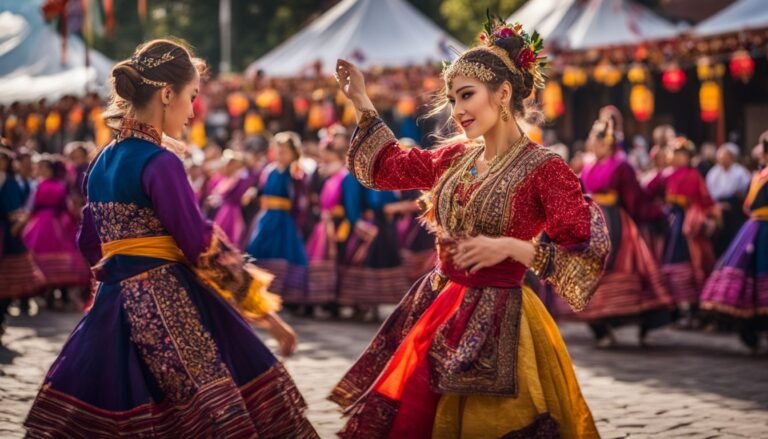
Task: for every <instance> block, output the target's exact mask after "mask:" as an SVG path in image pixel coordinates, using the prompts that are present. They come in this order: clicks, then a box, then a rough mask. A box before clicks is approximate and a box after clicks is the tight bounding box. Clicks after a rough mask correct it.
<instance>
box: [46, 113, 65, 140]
mask: <svg viewBox="0 0 768 439" xmlns="http://www.w3.org/2000/svg"><path fill="white" fill-rule="evenodd" d="M60 128H61V115H60V114H59V113H58V112H57V111H51V112H50V113H48V116H47V117H46V118H45V134H48V135H52V134H54V133H56V131H58V130H59V129H60Z"/></svg>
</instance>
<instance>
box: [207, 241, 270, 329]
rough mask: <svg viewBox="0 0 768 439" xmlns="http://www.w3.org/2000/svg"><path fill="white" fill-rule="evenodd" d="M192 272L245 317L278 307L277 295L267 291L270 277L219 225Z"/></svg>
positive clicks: (255, 315) (264, 312)
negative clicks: (236, 245)
mask: <svg viewBox="0 0 768 439" xmlns="http://www.w3.org/2000/svg"><path fill="white" fill-rule="evenodd" d="M195 272H196V274H197V275H198V277H199V278H200V279H201V280H202V281H203V282H204V283H205V284H206V285H207V286H208V287H209V288H210V289H212V290H213V291H215V292H216V293H218V294H219V295H220V296H221V297H223V298H224V299H226V300H227V301H228V302H230V303H231V304H232V305H234V306H235V307H236V308H238V309H239V310H240V312H241V313H242V314H243V315H244V316H246V317H249V318H258V317H261V316H263V315H264V314H268V313H271V312H276V311H278V310H279V309H280V306H281V303H280V297H279V296H277V295H275V294H272V293H270V292H269V291H267V287H268V286H269V284H270V283H271V282H272V278H273V276H272V275H271V274H269V273H267V272H265V271H264V270H261V269H259V268H258V267H256V266H255V265H254V264H252V263H250V262H249V261H248V260H247V258H246V257H245V256H244V255H243V254H242V253H241V252H240V251H239V250H238V249H237V248H235V246H233V245H232V244H231V243H230V242H229V241H228V240H227V238H226V235H225V234H224V232H222V231H221V229H219V228H218V227H216V228H215V230H214V234H213V237H212V238H211V244H210V246H209V247H208V249H207V250H206V251H205V252H203V253H202V254H201V255H200V258H199V259H198V263H197V265H196V267H195Z"/></svg>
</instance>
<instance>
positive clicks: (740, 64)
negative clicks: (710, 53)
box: [728, 50, 755, 84]
mask: <svg viewBox="0 0 768 439" xmlns="http://www.w3.org/2000/svg"><path fill="white" fill-rule="evenodd" d="M728 67H729V68H730V70H731V76H733V77H734V78H737V79H739V80H741V82H743V83H745V84H746V83H747V82H749V80H750V79H752V74H754V73H755V60H753V59H752V56H750V54H749V52H747V51H746V50H739V51H737V52H735V53H734V54H733V56H732V57H731V63H730V65H729V66H728Z"/></svg>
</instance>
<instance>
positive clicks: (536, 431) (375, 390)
mask: <svg viewBox="0 0 768 439" xmlns="http://www.w3.org/2000/svg"><path fill="white" fill-rule="evenodd" d="M482 38H483V40H484V42H483V43H482V44H481V45H480V46H478V47H475V48H473V49H470V50H468V51H466V52H464V53H463V54H462V55H461V56H460V57H459V58H458V59H457V60H456V61H455V62H454V63H453V64H451V65H450V66H449V67H448V68H447V69H446V71H445V72H444V77H445V80H446V92H447V97H448V99H449V100H450V104H451V106H452V110H453V111H452V117H453V120H454V121H455V122H456V123H457V124H460V125H461V126H462V128H463V129H464V134H466V138H465V139H464V140H462V141H458V142H449V143H448V144H447V145H445V146H443V147H441V148H438V149H436V150H431V151H429V150H419V149H411V150H408V151H406V150H403V149H401V148H399V147H398V145H397V141H396V139H395V137H394V135H393V134H392V132H391V131H390V130H389V129H388V128H387V126H386V125H385V124H384V123H383V122H382V120H381V119H380V118H379V117H378V115H377V113H376V111H375V109H374V107H373V105H372V103H371V101H370V99H368V97H367V96H366V94H365V84H364V79H363V75H362V73H361V72H360V71H359V70H358V69H357V68H356V67H355V66H353V65H352V64H350V63H348V62H346V61H342V60H340V61H339V63H338V66H337V77H338V81H339V84H340V86H341V88H342V90H343V91H344V93H345V94H346V96H347V97H348V98H349V99H350V100H351V101H352V102H353V104H354V106H355V108H356V110H357V114H358V125H359V127H358V129H357V131H356V132H355V134H354V136H353V138H352V145H351V148H350V151H349V156H348V160H349V167H350V169H351V171H352V173H353V174H354V175H355V177H357V178H358V179H359V180H360V181H361V182H362V183H363V184H364V185H366V186H369V187H372V188H375V189H380V190H410V189H421V190H428V191H430V192H429V193H428V194H427V199H428V201H429V207H428V209H429V210H428V211H427V213H426V214H425V216H424V218H425V220H426V221H427V222H428V223H429V224H430V226H431V227H432V229H433V230H434V231H435V233H436V235H437V237H438V254H439V260H438V263H437V267H436V268H435V269H434V270H433V271H432V272H431V273H429V274H427V275H426V276H424V277H423V278H422V279H421V280H420V281H418V282H417V283H416V284H415V285H414V286H413V288H412V289H411V290H410V291H409V292H408V293H407V294H406V296H405V297H404V298H403V300H402V302H401V303H400V305H399V306H398V308H397V309H396V311H395V312H394V313H393V314H392V315H391V316H390V318H389V319H388V320H387V321H386V322H385V323H384V325H383V326H382V328H381V329H380V330H379V333H378V334H377V335H376V336H375V338H374V340H373V341H372V342H371V345H370V346H369V347H368V348H367V349H366V351H365V352H364V353H363V354H362V356H361V357H360V358H359V359H358V360H357V362H356V363H355V364H354V365H353V366H352V368H351V370H350V371H349V372H348V373H347V374H346V375H345V376H344V377H343V379H342V380H341V382H340V383H339V384H338V386H337V387H336V388H335V389H334V390H333V392H332V394H331V399H332V400H333V401H335V402H337V403H338V404H340V405H341V406H342V407H344V408H345V412H346V414H347V415H348V416H349V417H350V418H349V420H348V423H347V425H346V427H345V428H344V429H343V431H342V432H341V436H342V437H349V438H352V437H366V438H369V437H397V438H425V437H441V438H442V437H505V438H530V437H546V438H549V437H566V438H593V437H598V433H597V430H596V428H595V424H594V421H593V419H592V415H591V414H590V411H589V408H588V407H587V404H586V402H585V401H584V398H583V397H582V395H581V391H580V390H579V385H578V383H577V381H576V377H575V375H574V372H573V366H572V364H571V361H570V358H569V356H568V352H567V350H566V348H565V345H564V343H563V340H562V338H561V337H560V335H559V332H558V330H557V326H556V325H555V323H554V322H553V320H552V318H551V317H550V316H549V314H548V313H547V311H546V309H545V308H544V306H543V305H542V303H541V302H540V301H539V299H538V298H537V297H536V294H535V293H534V292H533V291H532V290H531V289H530V288H528V287H525V286H523V284H522V279H523V275H524V274H525V272H526V271H527V269H528V268H532V269H533V270H534V271H535V272H536V274H537V275H538V276H539V277H541V278H542V279H544V280H547V281H549V282H551V283H552V284H553V285H554V286H555V287H556V289H557V290H558V291H559V292H560V293H561V294H562V295H563V296H564V297H565V298H566V299H567V300H568V301H569V303H570V304H571V306H572V307H574V308H575V309H577V310H578V309H582V308H583V307H584V306H585V305H586V303H587V301H588V300H589V298H590V296H591V294H592V292H593V290H594V288H595V285H596V284H597V281H598V280H599V278H600V275H601V273H602V271H603V268H604V264H605V260H606V256H607V255H608V252H609V250H610V239H609V238H608V234H607V229H606V226H605V220H604V219H603V216H602V214H601V213H600V210H599V208H598V207H597V206H596V205H595V204H594V203H592V202H589V201H587V200H586V199H585V198H584V197H583V195H582V191H581V187H580V185H579V180H578V178H577V177H576V175H575V174H574V173H573V172H572V171H571V170H570V169H569V168H568V165H567V164H566V163H565V162H563V160H562V159H561V158H560V157H559V156H557V155H556V154H555V153H551V152H549V151H548V150H547V149H545V148H543V147H541V146H539V145H536V144H534V143H532V142H531V141H530V140H529V139H528V138H527V137H526V136H525V134H524V133H523V132H522V131H521V130H520V128H519V126H518V125H517V123H516V118H518V117H524V116H525V114H526V108H525V105H524V99H525V98H526V97H527V96H528V95H530V93H531V91H532V89H533V87H534V85H536V86H542V85H543V77H542V76H541V72H540V70H539V69H540V67H541V65H540V64H539V61H538V59H537V52H538V51H539V50H540V49H541V40H540V38H538V36H537V35H536V34H534V35H533V36H529V35H528V34H527V33H525V32H524V31H523V30H522V27H521V26H520V25H515V26H513V27H511V26H507V25H506V24H505V23H504V22H503V21H502V20H500V19H498V18H493V19H491V20H490V22H489V23H488V25H487V26H486V33H485V34H483V37H482ZM513 60H514V61H513ZM481 136H482V138H483V141H478V140H470V139H478V138H479V137H481ZM542 231H546V233H547V235H548V236H549V237H550V238H551V240H550V242H548V243H545V242H543V241H539V240H538V239H537V236H538V235H539V234H540V233H541V232H542Z"/></svg>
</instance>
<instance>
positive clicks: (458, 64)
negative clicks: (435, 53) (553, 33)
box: [443, 11, 547, 88]
mask: <svg viewBox="0 0 768 439" xmlns="http://www.w3.org/2000/svg"><path fill="white" fill-rule="evenodd" d="M487 15H488V19H487V21H486V22H485V25H484V28H483V32H482V33H481V34H480V44H478V45H477V46H475V47H473V48H472V49H469V50H467V51H466V52H464V53H463V54H461V56H459V58H458V59H457V60H456V61H454V62H453V63H450V64H446V65H445V68H444V69H443V77H444V78H445V80H446V83H449V82H450V81H451V80H453V78H454V77H455V76H456V75H459V74H460V75H462V76H468V77H472V78H476V79H479V80H481V81H483V82H487V81H490V80H492V79H494V78H495V76H496V75H494V73H493V71H492V70H491V69H490V68H489V67H488V66H486V65H484V64H482V63H478V62H474V61H467V60H466V59H465V57H466V55H467V54H469V53H472V52H476V51H485V52H491V53H492V54H494V55H495V56H497V57H498V58H499V59H501V61H502V62H504V65H506V66H507V68H508V69H509V70H510V71H511V72H513V73H514V72H518V73H521V72H528V73H530V74H531V76H533V84H534V86H535V87H536V88H544V82H545V79H546V77H545V75H544V72H543V71H544V68H545V67H546V64H547V63H546V56H543V55H540V53H541V51H542V49H543V48H544V40H543V39H542V38H541V36H540V35H539V33H538V32H536V31H534V32H533V34H528V32H526V31H524V30H523V25H522V24H520V23H515V24H514V25H511V26H510V25H508V24H507V23H506V22H505V21H504V20H503V19H502V18H501V17H499V16H497V15H492V14H491V13H490V11H489V12H488V13H487ZM512 38H515V39H518V40H520V43H521V44H520V45H519V47H520V48H519V49H518V50H517V53H515V54H513V55H514V56H513V57H511V56H510V55H511V54H510V53H509V52H508V51H507V49H505V48H504V46H505V44H504V42H505V40H509V39H512Z"/></svg>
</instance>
